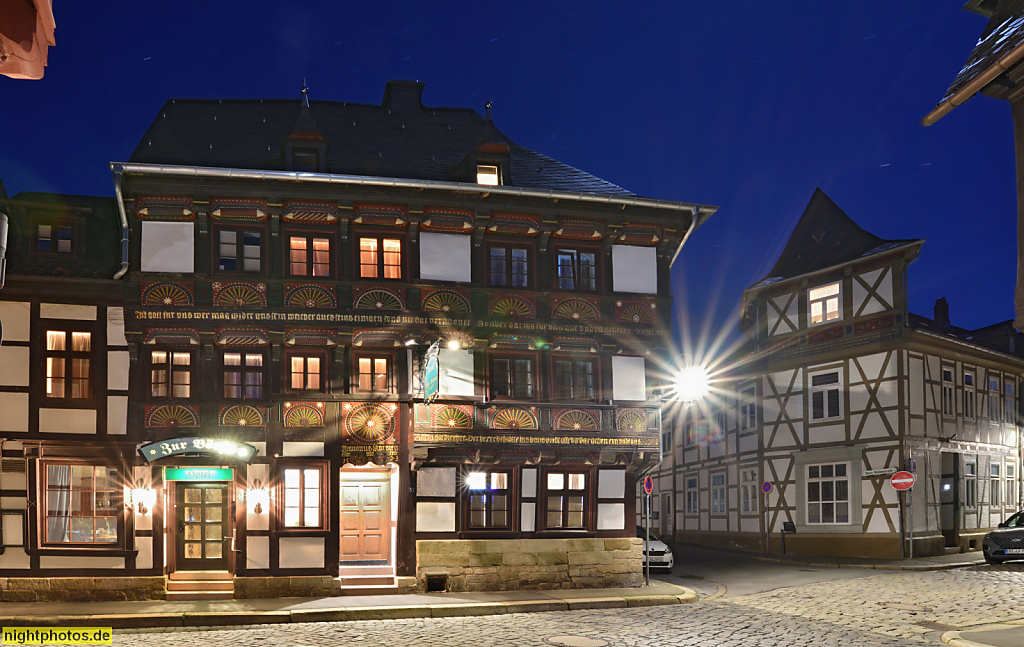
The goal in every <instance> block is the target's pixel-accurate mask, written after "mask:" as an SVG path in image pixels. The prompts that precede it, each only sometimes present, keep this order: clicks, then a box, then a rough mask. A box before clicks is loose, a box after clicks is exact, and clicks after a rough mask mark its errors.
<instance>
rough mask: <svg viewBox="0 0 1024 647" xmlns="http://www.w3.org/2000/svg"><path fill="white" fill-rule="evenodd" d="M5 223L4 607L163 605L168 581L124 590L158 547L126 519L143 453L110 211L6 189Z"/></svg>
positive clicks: (93, 202) (94, 200)
mask: <svg viewBox="0 0 1024 647" xmlns="http://www.w3.org/2000/svg"><path fill="white" fill-rule="evenodd" d="M0 211H2V212H4V213H6V214H7V215H8V216H9V218H10V231H9V236H8V246H7V277H6V282H5V285H4V286H3V289H2V290H0V324H2V330H3V333H2V339H0V449H2V456H0V580H3V581H4V582H5V585H4V586H3V587H2V588H0V601H25V600H47V599H52V600H61V599H82V598H99V599H117V598H120V599H125V598H129V599H147V598H151V597H161V596H162V595H163V591H164V578H163V577H162V576H160V577H138V578H136V579H134V580H132V581H131V583H130V584H127V583H126V580H124V579H123V576H124V574H125V573H136V572H138V570H139V568H140V566H143V567H145V568H148V566H149V564H148V563H147V559H148V558H147V552H148V551H147V549H148V547H149V546H150V545H151V543H152V536H151V534H150V531H149V530H148V529H146V528H145V527H144V526H137V525H135V524H134V521H135V519H134V518H133V517H132V516H131V515H129V514H127V513H126V511H125V507H124V504H125V496H124V495H125V492H126V485H125V484H126V483H129V482H130V476H131V465H132V464H133V463H134V462H135V454H136V451H135V445H134V443H133V442H132V441H131V440H129V439H128V437H127V434H126V431H127V429H126V416H127V410H128V376H129V365H130V361H129V357H128V344H127V340H126V339H125V336H124V312H123V308H122V303H123V300H124V288H123V284H122V283H121V281H117V280H114V278H113V277H114V276H115V274H116V273H117V272H118V269H119V262H120V254H119V253H118V241H119V239H120V228H119V227H118V217H117V210H116V207H115V204H114V200H113V199H111V198H98V197H89V196H71V195H55V194H44V193H29V192H23V193H19V194H17V195H15V196H14V197H13V198H10V199H7V198H6V196H4V195H2V185H0ZM77 578H87V579H86V580H82V579H77ZM86 581H87V582H88V584H83V582H86Z"/></svg>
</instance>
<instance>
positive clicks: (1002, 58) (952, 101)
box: [921, 0, 1024, 126]
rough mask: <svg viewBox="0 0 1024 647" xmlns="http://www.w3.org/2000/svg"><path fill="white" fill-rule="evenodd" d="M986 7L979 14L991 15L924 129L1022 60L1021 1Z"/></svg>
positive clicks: (1006, 0)
mask: <svg viewBox="0 0 1024 647" xmlns="http://www.w3.org/2000/svg"><path fill="white" fill-rule="evenodd" d="M985 7H986V8H985V10H979V11H978V13H983V14H988V15H990V18H989V21H988V24H987V25H985V29H984V31H982V33H981V37H980V38H979V39H978V42H977V44H976V45H975V46H974V50H973V51H972V52H971V55H970V56H968V57H967V62H966V63H964V66H963V68H962V69H961V70H960V73H959V74H957V75H956V78H955V79H953V83H952V84H950V86H949V88H948V89H947V90H946V94H945V95H944V96H943V97H942V100H941V101H940V102H939V104H938V105H937V106H936V107H935V109H934V110H932V111H931V112H930V113H928V115H927V116H926V117H925V118H924V119H923V120H922V121H921V123H922V124H924V125H925V126H929V125H931V124H933V123H935V122H936V121H938V120H939V119H940V118H942V116H943V115H945V114H946V113H947V112H949V111H950V110H952V109H953V108H955V107H956V106H958V105H960V104H962V103H964V102H966V101H967V100H968V99H970V98H971V97H972V96H974V94H975V93H976V92H978V91H980V90H982V89H983V88H984V87H985V86H986V85H988V84H989V83H990V82H991V81H992V80H993V79H995V78H996V77H998V76H999V75H1001V74H1003V73H1004V72H1005V71H1006V70H1008V69H1010V68H1012V67H1013V66H1014V65H1016V64H1017V63H1018V62H1019V61H1020V60H1021V58H1022V57H1024V47H1022V46H1024V0H1002V1H1001V2H998V3H987V4H986V5H985ZM967 8H969V9H970V8H971V3H968V6H967ZM989 11H991V13H988V12H989Z"/></svg>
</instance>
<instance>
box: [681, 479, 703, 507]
mask: <svg viewBox="0 0 1024 647" xmlns="http://www.w3.org/2000/svg"><path fill="white" fill-rule="evenodd" d="M683 494H684V496H685V497H686V507H685V509H684V512H683V515H684V516H687V517H696V516H697V515H699V514H700V478H699V477H697V476H686V477H685V478H684V479H683ZM691 504H692V505H691Z"/></svg>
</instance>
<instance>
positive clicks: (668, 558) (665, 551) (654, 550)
mask: <svg viewBox="0 0 1024 647" xmlns="http://www.w3.org/2000/svg"><path fill="white" fill-rule="evenodd" d="M636 536H637V537H639V538H641V539H646V538H647V532H646V531H645V530H644V527H643V526H637V527H636ZM646 544H647V542H646V541H645V542H644V549H645V552H646V549H647V548H648V547H647V545H646ZM648 559H649V560H650V564H651V570H652V571H653V570H655V569H659V568H661V569H665V570H666V571H671V570H672V567H673V566H675V563H676V562H675V557H673V555H672V549H671V548H669V547H668V544H666V543H665V542H663V541H662V540H661V539H659V538H658V535H656V534H654V531H653V530H652V531H651V545H650V553H649V554H648Z"/></svg>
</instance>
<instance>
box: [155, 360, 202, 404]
mask: <svg viewBox="0 0 1024 647" xmlns="http://www.w3.org/2000/svg"><path fill="white" fill-rule="evenodd" d="M149 376H150V377H149V394H150V396H151V397H153V398H159V399H164V398H167V399H173V400H177V399H187V398H190V397H192V353H191V352H189V351H169V350H154V351H152V352H151V353H150V357H149Z"/></svg>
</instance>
